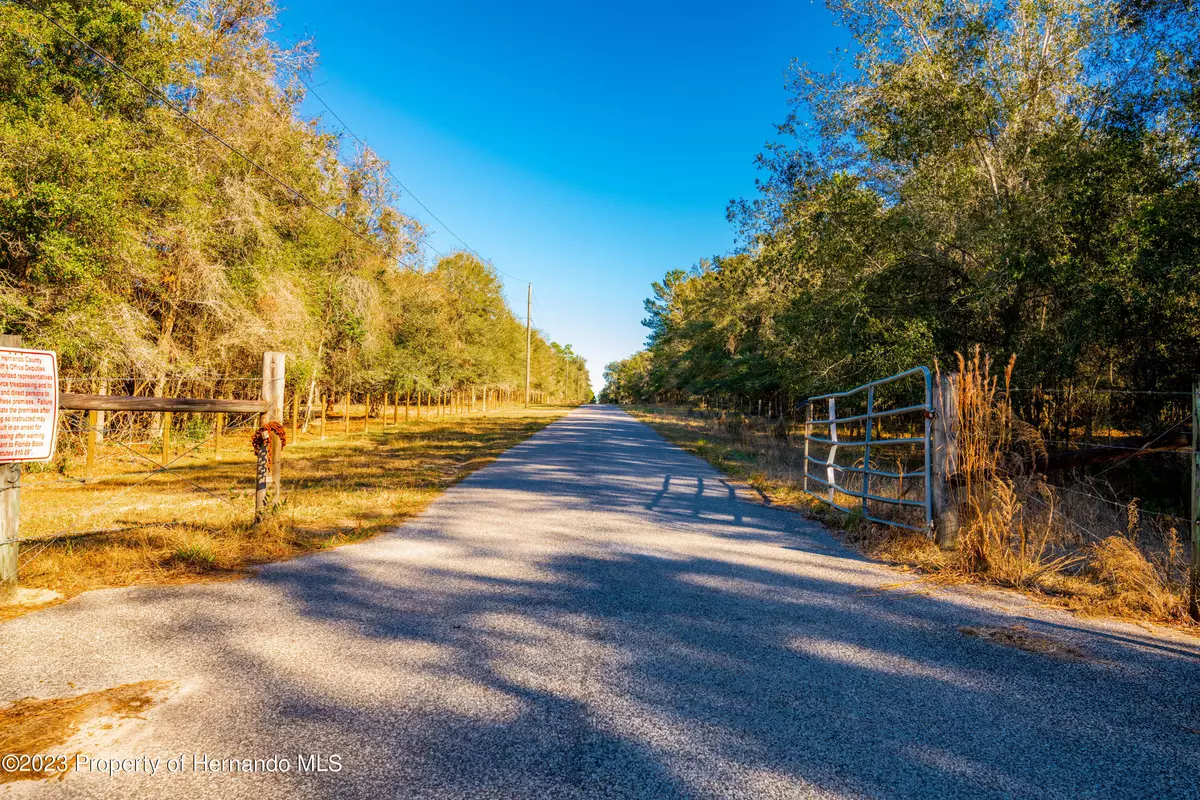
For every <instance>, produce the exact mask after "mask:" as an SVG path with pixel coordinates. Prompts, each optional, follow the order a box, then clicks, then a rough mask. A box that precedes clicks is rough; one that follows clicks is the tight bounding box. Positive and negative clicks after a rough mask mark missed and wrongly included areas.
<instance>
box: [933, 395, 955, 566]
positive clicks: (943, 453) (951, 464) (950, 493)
mask: <svg viewBox="0 0 1200 800" xmlns="http://www.w3.org/2000/svg"><path fill="white" fill-rule="evenodd" d="M933 414H934V417H933V458H932V459H931V463H930V466H931V468H932V471H933V486H932V489H933V524H934V535H935V539H936V541H937V544H938V545H939V546H940V547H946V548H950V547H954V546H955V545H956V544H957V543H958V503H957V502H955V501H956V498H955V492H954V489H953V487H952V486H951V481H952V480H953V476H954V473H955V471H956V470H957V469H958V376H957V375H955V374H950V375H941V376H939V380H938V382H937V384H936V385H935V386H934V395H933Z"/></svg>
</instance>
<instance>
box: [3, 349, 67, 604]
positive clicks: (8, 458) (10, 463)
mask: <svg viewBox="0 0 1200 800" xmlns="http://www.w3.org/2000/svg"><path fill="white" fill-rule="evenodd" d="M20 348H21V337H19V336H0V599H3V598H5V597H6V596H7V595H9V594H12V593H14V592H15V591H16V588H17V548H18V546H19V544H18V543H19V540H20V522H19V520H20V510H21V462H23V461H48V460H49V459H50V458H51V457H52V456H53V455H54V440H55V439H56V438H57V436H56V435H55V434H56V433H57V431H58V359H57V358H56V357H55V355H54V353H50V352H46V351H42V350H23V349H20Z"/></svg>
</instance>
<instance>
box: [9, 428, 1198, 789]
mask: <svg viewBox="0 0 1200 800" xmlns="http://www.w3.org/2000/svg"><path fill="white" fill-rule="evenodd" d="M907 580H909V578H907V577H906V576H904V575H902V574H900V573H897V572H894V571H890V570H888V569H885V568H883V567H880V566H876V565H873V564H870V563H867V562H865V561H863V560H861V559H860V558H857V557H856V556H854V555H853V554H851V553H849V552H848V551H846V550H844V549H843V548H842V547H840V546H839V545H838V544H837V543H836V542H835V541H834V540H833V539H832V538H831V537H830V536H828V535H827V534H825V533H824V532H822V531H821V530H820V529H819V528H818V527H816V526H815V525H814V524H812V523H809V522H806V521H804V520H803V519H802V518H800V517H798V516H796V515H793V514H789V513H786V512H783V511H779V510H775V509H770V508H765V507H763V506H760V505H756V504H753V503H749V502H744V501H742V500H740V499H738V498H737V497H735V494H734V491H733V490H732V489H731V488H729V487H728V486H727V485H725V484H724V483H722V481H721V478H720V476H719V475H718V474H717V473H715V472H714V471H713V470H712V469H711V468H710V467H708V466H707V465H706V464H704V463H703V462H701V461H699V460H697V459H695V458H693V457H691V456H689V455H687V454H685V453H684V452H682V451H681V450H679V449H677V448H675V447H673V446H671V445H668V444H667V443H665V442H664V441H663V440H662V439H660V438H659V437H658V436H657V435H656V434H655V433H653V432H652V431H651V430H650V429H649V428H647V427H645V426H643V425H641V424H639V423H637V422H634V421H633V420H632V419H630V418H629V417H628V416H626V415H624V414H623V413H621V412H619V411H617V410H614V409H610V408H589V409H584V410H579V411H576V412H574V413H572V414H571V415H569V416H568V417H567V418H566V419H564V420H562V421H560V422H558V423H556V424H554V425H552V426H551V427H549V428H547V429H546V430H544V431H542V432H541V433H539V434H538V435H537V436H535V437H533V438H532V439H530V440H529V441H527V442H526V443H524V444H522V445H520V446H518V447H516V448H514V449H513V450H511V451H509V452H508V453H507V454H506V455H505V456H504V457H502V458H501V459H500V460H498V461H497V462H496V463H495V464H493V465H492V466H490V467H488V468H487V469H484V470H482V471H480V472H478V473H476V474H474V475H473V476H471V477H470V478H468V479H467V480H466V481H464V482H463V483H461V484H459V485H458V486H456V487H455V488H453V489H451V490H450V491H449V492H447V493H446V495H445V496H444V497H443V498H442V499H441V500H439V501H438V502H437V503H435V504H434V505H433V506H431V507H430V508H429V509H428V510H427V512H426V513H425V514H423V515H422V516H421V517H419V518H418V519H415V520H413V521H412V522H411V523H409V524H408V525H405V526H404V527H403V528H401V529H399V530H398V531H396V532H395V533H394V534H391V535H388V536H384V537H382V538H379V539H376V540H373V541H371V542H367V543H364V544H360V545H356V546H351V547H345V548H341V549H339V550H336V551H332V552H328V553H323V554H320V555H317V556H313V557H308V558H303V559H297V560H294V561H290V562H286V563H282V564H276V565H272V566H271V567H269V568H267V569H265V570H263V572H262V573H261V574H260V575H259V576H258V577H255V578H253V579H249V580H244V581H238V582H234V583H218V584H208V585H198V586H187V587H173V588H172V587H164V588H143V589H123V590H112V591H104V592H94V593H91V594H88V595H85V596H82V597H80V598H77V599H75V600H73V601H72V602H70V603H67V604H65V605H62V606H58V607H55V608H52V609H49V610H47V611H44V612H41V613H37V614H33V615H29V616H26V617H23V618H19V619H17V620H14V621H12V622H9V623H6V624H3V625H0V659H2V660H0V700H8V699H14V698H18V697H22V696H27V695H38V696H51V695H57V694H70V693H72V692H78V691H85V690H97V689H103V688H106V687H110V686H115V685H118V684H124V683H129V682H133V681H141V680H167V681H172V682H174V683H175V684H177V686H178V688H177V689H176V690H174V691H173V692H172V694H171V696H170V699H168V700H167V701H165V702H164V703H163V704H162V705H160V706H157V707H155V708H154V709H152V710H150V711H149V712H147V713H146V714H145V716H144V719H140V720H138V719H135V720H131V721H128V722H126V723H123V724H122V725H120V726H119V727H118V728H116V729H114V730H113V731H107V732H104V731H101V732H99V733H98V734H97V736H96V738H94V739H91V740H88V741H87V742H85V743H84V744H82V745H80V746H79V747H78V748H76V749H78V750H80V751H81V752H86V753H90V754H91V755H116V754H122V755H130V756H133V755H137V754H150V755H155V756H160V757H163V758H165V757H167V756H170V755H175V754H181V753H182V754H188V757H189V758H190V754H193V753H205V754H207V755H209V756H213V757H219V758H227V757H238V758H243V757H259V758H263V757H267V756H271V755H276V754H279V755H283V756H286V757H288V758H290V759H291V764H292V765H293V769H292V771H291V772H289V773H288V774H285V775H281V774H260V775H225V774H203V773H192V772H186V773H185V774H182V775H171V774H161V772H160V774H158V775H155V776H146V775H129V776H123V777H117V778H111V779H110V778H108V777H105V776H98V775H89V774H71V775H68V776H67V778H66V779H65V780H63V781H61V782H58V781H55V782H52V783H43V784H35V783H18V784H9V785H8V787H7V789H3V788H0V797H6V796H12V797H19V796H26V795H33V796H53V797H57V796H62V797H84V796H94V797H118V796H119V797H176V796H187V797H190V798H200V797H248V796H250V797H254V798H256V800H265V798H272V797H280V798H283V797H289V798H290V797H370V798H375V797H392V796H394V797H447V798H460V797H516V798H526V797H528V798H555V797H563V798H575V797H652V798H672V797H750V798H762V797H896V798H915V797H937V798H942V797H972V798H975V797H1030V798H1033V797H1037V798H1046V797H1063V798H1076V797H1096V798H1101V797H1102V798H1114V797H1128V798H1146V797H1156V798H1165V797H1200V789H1198V788H1197V787H1198V786H1200V783H1198V781H1200V713H1198V711H1200V709H1198V705H1200V704H1198V702H1197V697H1200V691H1198V689H1197V687H1198V686H1200V669H1198V667H1200V657H1198V656H1200V648H1197V647H1196V646H1195V645H1193V644H1191V643H1189V642H1188V640H1186V639H1183V638H1181V637H1171V636H1163V635H1153V634H1151V633H1149V632H1147V631H1145V630H1143V629H1140V628H1137V627H1134V626H1126V625H1118V624H1112V623H1110V624H1099V623H1095V622H1085V621H1081V620H1078V619H1075V618H1073V617H1071V616H1068V615H1066V614H1063V613H1059V612H1053V611H1046V610H1039V609H1036V608H1033V607H1031V606H1029V605H1028V604H1026V603H1024V602H1023V601H1021V600H1020V599H1019V598H1015V597H1013V596H1010V595H1004V594H1000V593H994V592H992V593H988V592H979V591H973V590H955V591H939V592H936V593H932V594H930V593H928V591H927V590H925V591H914V590H912V588H911V587H910V589H908V590H906V589H904V588H896V586H897V584H898V583H903V582H905V581H907ZM1014 623H1021V624H1026V625H1028V626H1029V627H1030V629H1031V630H1035V631H1042V632H1047V633H1051V634H1053V635H1055V636H1058V637H1060V638H1062V639H1064V640H1066V641H1068V642H1070V643H1072V644H1074V645H1076V646H1079V647H1083V648H1086V649H1087V650H1088V651H1090V652H1091V653H1092V654H1093V655H1094V656H1095V659H1094V660H1089V661H1084V662H1060V661H1055V660H1052V659H1049V658H1047V657H1045V656H1041V655H1034V654H1030V653H1026V652H1022V651H1018V650H1014V649H1010V648H1006V647H1002V646H999V645H996V644H993V643H991V642H987V641H983V640H981V639H978V638H971V637H966V636H964V635H962V634H961V633H959V631H958V628H959V626H962V625H1007V624H1014ZM68 682H71V683H74V684H76V686H77V688H74V689H72V688H70V687H69V686H68ZM299 753H306V754H323V755H325V756H331V755H334V754H337V755H340V756H341V763H342V769H341V771H340V772H337V773H324V774H305V775H300V774H297V772H296V770H295V763H296V762H295V757H296V754H299ZM160 769H162V768H160ZM6 792H7V795H6V794H5V793H6Z"/></svg>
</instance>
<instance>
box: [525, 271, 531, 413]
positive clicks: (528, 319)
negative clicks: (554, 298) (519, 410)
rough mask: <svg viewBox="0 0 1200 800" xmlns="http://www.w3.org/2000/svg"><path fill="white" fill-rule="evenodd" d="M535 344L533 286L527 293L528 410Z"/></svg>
mask: <svg viewBox="0 0 1200 800" xmlns="http://www.w3.org/2000/svg"><path fill="white" fill-rule="evenodd" d="M532 344H533V284H532V283H530V284H529V288H528V290H527V291H526V408H529V365H530V362H532V359H530V345H532Z"/></svg>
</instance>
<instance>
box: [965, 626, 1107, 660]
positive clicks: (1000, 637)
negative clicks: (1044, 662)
mask: <svg viewBox="0 0 1200 800" xmlns="http://www.w3.org/2000/svg"><path fill="white" fill-rule="evenodd" d="M958 631H959V633H961V634H963V635H964V636H977V637H979V638H980V639H987V640H988V641H989V642H995V643H996V644H1002V645H1004V646H1005V647H1015V648H1017V649H1018V650H1024V651H1025V652H1027V653H1037V654H1038V655H1043V656H1049V657H1050V658H1054V659H1058V660H1059V661H1091V660H1092V658H1091V656H1089V655H1088V654H1087V653H1085V652H1084V651H1083V650H1080V649H1079V648H1078V647H1074V646H1073V645H1069V644H1066V643H1065V642H1060V641H1058V640H1057V639H1054V638H1051V637H1049V636H1046V635H1044V634H1041V633H1033V632H1032V631H1030V630H1029V629H1028V628H1026V627H1025V626H1024V625H1006V626H1003V627H998V628H992V627H987V626H983V625H978V626H971V625H964V626H962V627H961V628H959V629H958Z"/></svg>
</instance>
